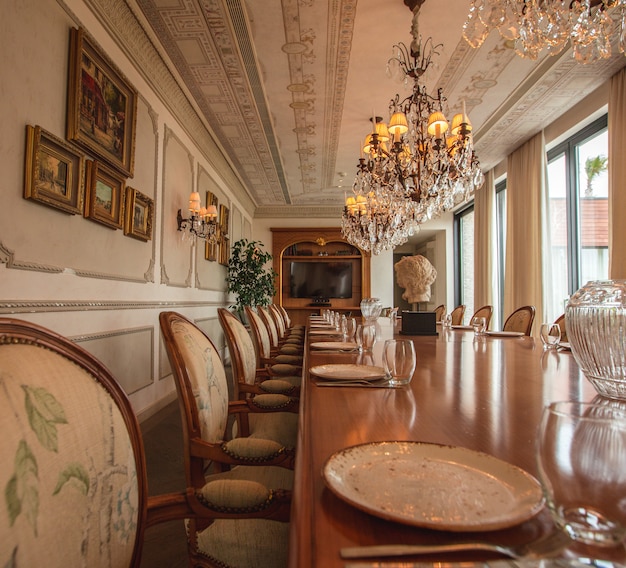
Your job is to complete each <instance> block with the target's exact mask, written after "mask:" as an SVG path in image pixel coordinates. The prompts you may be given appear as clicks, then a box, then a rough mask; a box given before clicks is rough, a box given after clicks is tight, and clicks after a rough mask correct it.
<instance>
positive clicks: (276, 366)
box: [245, 306, 302, 394]
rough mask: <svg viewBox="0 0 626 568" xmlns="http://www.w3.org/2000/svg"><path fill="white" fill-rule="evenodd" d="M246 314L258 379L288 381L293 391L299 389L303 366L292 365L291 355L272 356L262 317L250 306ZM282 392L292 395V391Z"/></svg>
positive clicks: (247, 307) (246, 309)
mask: <svg viewBox="0 0 626 568" xmlns="http://www.w3.org/2000/svg"><path fill="white" fill-rule="evenodd" d="M245 313H246V319H247V321H248V324H249V325H250V336H251V337H252V342H253V344H254V351H255V353H256V358H257V360H256V365H257V377H263V376H265V378H270V377H274V378H276V379H281V380H283V381H287V382H288V383H289V384H290V385H291V387H292V388H293V389H299V388H300V386H301V384H302V366H300V365H292V364H290V363H289V361H291V360H292V358H291V356H290V355H280V354H277V355H274V356H272V351H271V342H270V336H269V333H268V331H267V328H266V327H265V324H264V323H263V320H262V319H261V316H260V315H259V314H258V313H257V312H255V311H254V309H253V308H250V307H249V306H246V308H245ZM261 386H263V385H261ZM270 386H271V385H270ZM281 392H284V393H285V394H292V391H281Z"/></svg>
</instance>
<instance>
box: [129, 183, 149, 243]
mask: <svg viewBox="0 0 626 568" xmlns="http://www.w3.org/2000/svg"><path fill="white" fill-rule="evenodd" d="M124 211H125V212H124V217H125V219H124V234H125V235H128V236H129V237H133V238H134V239H138V240H140V241H149V240H151V239H152V221H153V219H154V201H153V200H152V199H151V198H150V197H148V196H147V195H144V194H143V193H141V192H140V191H137V190H136V189H135V188H134V187H127V188H126V203H125V205H124Z"/></svg>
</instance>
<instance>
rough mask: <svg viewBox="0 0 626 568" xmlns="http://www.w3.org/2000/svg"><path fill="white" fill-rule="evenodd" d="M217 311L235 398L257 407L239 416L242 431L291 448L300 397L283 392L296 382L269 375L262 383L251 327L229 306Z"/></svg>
mask: <svg viewBox="0 0 626 568" xmlns="http://www.w3.org/2000/svg"><path fill="white" fill-rule="evenodd" d="M217 314H218V317H219V320H220V324H221V326H222V329H223V330H224V334H225V336H226V344H227V345H228V351H229V353H230V360H231V365H232V372H233V383H234V390H235V394H234V398H235V399H239V400H243V401H245V402H247V403H248V404H249V405H250V406H251V408H254V409H255V410H256V412H251V413H246V414H240V415H239V416H237V421H238V425H239V428H240V432H241V435H243V436H252V437H261V438H268V439H271V440H275V441H277V442H280V443H281V444H283V445H284V446H287V447H289V448H293V447H295V445H296V439H297V434H298V416H297V413H298V410H299V400H298V398H297V397H292V396H289V395H286V394H283V393H281V392H280V391H281V390H284V389H285V388H289V389H290V390H291V389H292V387H293V385H291V384H290V383H288V382H287V381H283V380H281V379H269V380H265V381H262V384H259V383H258V382H257V365H256V353H255V351H254V345H253V343H252V338H251V337H250V334H249V333H248V330H247V329H246V327H245V326H244V325H243V324H242V323H241V321H239V319H238V318H236V317H235V316H234V315H233V314H232V313H231V312H229V311H228V310H227V309H225V308H219V309H218V310H217ZM261 380H262V378H261ZM294 394H295V393H294Z"/></svg>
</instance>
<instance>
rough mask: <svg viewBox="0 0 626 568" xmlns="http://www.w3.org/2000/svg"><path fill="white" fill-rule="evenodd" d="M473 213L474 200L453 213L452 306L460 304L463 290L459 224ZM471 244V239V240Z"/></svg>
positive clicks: (461, 246)
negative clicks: (454, 253) (453, 261)
mask: <svg viewBox="0 0 626 568" xmlns="http://www.w3.org/2000/svg"><path fill="white" fill-rule="evenodd" d="M473 212H474V200H473V199H472V201H470V202H468V203H467V204H465V205H464V206H463V207H461V208H460V209H459V210H458V211H455V213H454V225H453V239H454V251H455V252H456V259H455V260H456V262H455V263H454V305H455V306H459V305H460V304H461V303H462V298H461V296H462V290H463V261H462V259H463V245H462V242H461V241H462V239H461V222H462V219H463V217H465V216H466V215H468V214H470V213H473ZM472 242H473V239H472Z"/></svg>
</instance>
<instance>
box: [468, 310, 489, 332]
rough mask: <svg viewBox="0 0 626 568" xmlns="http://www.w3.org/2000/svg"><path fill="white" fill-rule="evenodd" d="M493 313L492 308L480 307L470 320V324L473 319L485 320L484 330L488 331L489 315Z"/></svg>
mask: <svg viewBox="0 0 626 568" xmlns="http://www.w3.org/2000/svg"><path fill="white" fill-rule="evenodd" d="M492 313H493V306H489V305H486V306H482V307H481V308H478V309H477V310H476V311H475V312H474V315H473V316H472V318H471V319H470V324H471V323H472V321H474V318H485V324H486V325H485V330H487V329H489V324H490V323H491V315H492Z"/></svg>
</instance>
